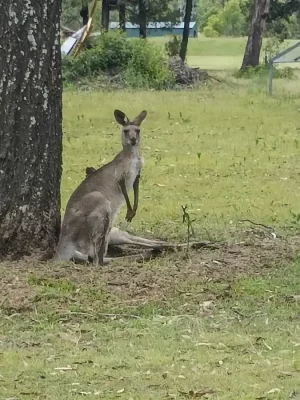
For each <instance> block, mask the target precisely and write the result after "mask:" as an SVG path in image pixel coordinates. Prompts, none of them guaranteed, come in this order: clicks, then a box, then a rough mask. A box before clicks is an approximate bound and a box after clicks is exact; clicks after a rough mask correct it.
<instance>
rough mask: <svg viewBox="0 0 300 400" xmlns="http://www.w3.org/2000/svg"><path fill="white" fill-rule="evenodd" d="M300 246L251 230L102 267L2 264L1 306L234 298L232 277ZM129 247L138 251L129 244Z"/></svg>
mask: <svg viewBox="0 0 300 400" xmlns="http://www.w3.org/2000/svg"><path fill="white" fill-rule="evenodd" d="M253 233H254V235H253ZM260 236H261V237H260ZM299 248H300V238H298V237H291V238H289V239H278V238H275V239H273V238H272V239H271V238H270V237H266V235H265V234H264V233H262V231H261V230H259V229H258V230H252V234H251V240H249V237H248V239H247V240H245V241H243V242H240V243H235V244H220V245H219V248H217V249H199V250H190V252H189V255H188V257H187V256H186V253H185V251H180V252H176V253H172V254H168V253H165V254H164V255H162V257H160V258H155V259H153V260H151V261H149V262H145V263H129V262H127V263H124V262H122V263H121V261H120V260H118V261H116V262H115V263H114V264H113V265H110V266H107V267H104V268H101V269H96V268H93V267H87V266H80V265H65V266H63V267H62V266H58V265H55V264H53V263H50V262H48V263H36V262H30V261H27V262H23V263H2V264H0V276H1V278H0V279H1V281H0V308H2V309H4V310H5V312H6V313H9V314H11V313H14V312H17V313H18V312H22V311H27V310H33V309H34V308H35V307H36V305H38V303H39V301H40V300H41V299H43V300H44V299H45V296H47V299H48V300H49V301H51V299H52V298H53V299H54V300H55V301H56V303H57V298H58V297H59V302H58V303H59V304H60V306H61V307H62V309H66V307H67V309H68V310H70V305H72V304H74V306H76V307H77V308H78V309H79V310H81V306H84V312H88V311H91V310H97V311H101V310H106V309H105V305H104V303H105V304H106V306H108V305H109V307H110V309H111V307H112V306H114V307H117V306H118V304H121V303H122V306H123V307H124V304H126V307H128V309H131V308H132V309H136V307H140V306H145V305H146V304H147V303H149V302H150V303H151V302H156V301H157V302H159V304H161V305H162V304H163V303H164V299H170V298H172V297H175V296H173V294H177V295H178V294H179V295H180V294H181V295H183V296H187V297H188V296H193V297H194V298H193V303H195V296H196V297H197V296H198V297H199V301H200V300H201V301H203V300H214V299H215V298H220V297H222V296H225V297H230V285H231V284H232V283H233V282H234V280H236V279H237V278H241V277H248V276H259V275H262V274H266V273H267V272H268V270H269V269H270V268H274V267H276V266H278V267H279V268H280V265H282V264H283V263H285V262H287V261H289V260H292V259H294V258H295V257H296V256H297V253H298V251H299ZM125 251H126V252H127V253H132V252H134V250H133V249H130V248H127V249H126V250H125ZM214 284H220V285H222V286H223V290H221V292H220V290H218V291H217V293H215V292H214V290H213V285H214ZM49 293H50V295H49ZM51 293H52V295H51ZM58 293H59V296H58ZM220 293H221V294H220ZM43 296H44V297H43ZM85 300H86V301H85ZM91 302H92V303H91ZM76 307H75V308H76ZM87 309H88V310H87Z"/></svg>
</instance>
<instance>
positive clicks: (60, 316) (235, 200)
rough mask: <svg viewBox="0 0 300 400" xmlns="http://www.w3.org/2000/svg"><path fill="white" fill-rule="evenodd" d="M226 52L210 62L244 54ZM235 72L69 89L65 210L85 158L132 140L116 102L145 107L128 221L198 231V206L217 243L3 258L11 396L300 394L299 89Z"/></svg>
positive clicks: (3, 346) (1, 376) (136, 226)
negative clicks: (141, 259)
mask: <svg viewBox="0 0 300 400" xmlns="http://www.w3.org/2000/svg"><path fill="white" fill-rule="evenodd" d="M222 40H223V39H222ZM224 41H225V39H224ZM191 42H192V41H191ZM230 43H231V44H230V46H229V45H228V48H231V47H232V46H233V45H232V43H235V46H236V48H237V47H238V44H237V43H240V42H239V41H238V40H232V41H231V40H230ZM193 46H194V45H193ZM193 46H192V45H191V48H190V53H192V51H193V52H195V54H194V55H195V57H197V54H196V53H197V50H196V49H195V48H194V47H193ZM195 46H196V45H195ZM224 48H225V46H222V45H220V46H216V51H215V52H213V50H212V49H211V46H208V47H207V49H209V51H210V52H211V54H210V55H208V56H207V57H209V56H211V57H213V56H214V55H213V54H214V53H215V56H220V57H222V56H224V57H231V56H233V57H239V54H238V52H237V50H235V51H236V54H235V55H232V54H227V55H226V54H225V53H226V52H224V55H222V54H221V50H222V49H224ZM206 52H208V50H206ZM218 52H220V53H218ZM228 52H229V50H228ZM232 53H233V52H232ZM190 56H191V57H192V56H193V55H192V54H191V55H190ZM199 56H200V55H199ZM215 69H218V68H215ZM220 76H222V73H221V74H220ZM226 76H227V75H226V72H224V79H223V80H222V83H220V84H217V83H211V84H209V85H207V86H203V87H201V88H199V89H197V90H193V91H176V92H161V93H157V92H152V91H149V92H113V93H108V92H105V93H101V92H92V93H88V92H73V91H68V92H65V93H64V99H63V100H64V121H63V127H64V171H63V181H62V208H63V210H64V208H65V205H66V202H67V200H68V198H69V196H70V194H71V193H72V191H73V190H74V189H75V188H76V186H77V185H78V184H79V183H80V181H81V180H82V179H83V177H84V175H85V167H86V166H94V167H97V166H100V165H102V164H104V163H106V162H108V161H109V160H110V159H111V158H112V157H113V155H114V154H115V153H116V152H117V151H118V150H119V149H120V133H119V128H118V127H117V125H116V124H115V123H114V121H113V110H114V109H115V108H119V109H121V110H123V111H125V112H126V114H128V116H129V117H133V116H134V115H135V114H137V113H139V112H140V111H141V110H142V109H146V110H148V118H147V119H146V121H145V122H144V125H143V127H142V144H141V147H142V152H143V156H144V158H145V166H144V170H143V173H142V180H141V194H140V207H139V210H138V214H137V216H136V218H135V219H134V221H133V222H132V224H130V226H126V224H125V223H124V210H122V212H121V215H120V218H119V226H121V227H123V228H127V229H129V230H131V231H134V232H138V233H140V234H142V235H144V236H149V237H160V238H165V239H169V240H174V241H181V240H186V238H187V227H186V225H185V224H183V223H182V209H181V206H184V205H188V212H189V213H190V216H191V218H192V219H193V227H194V230H195V235H196V237H197V238H198V239H204V240H211V241H213V242H214V246H213V247H212V248H205V249H198V250H194V249H190V251H189V252H188V253H186V252H184V251H183V252H177V253H166V254H164V255H163V257H158V258H155V259H154V260H151V261H149V262H145V263H142V264H136V263H130V262H121V261H120V260H119V261H116V262H115V263H114V264H112V265H110V266H107V267H104V268H102V269H98V270H97V269H94V268H90V267H86V266H79V265H77V266H75V265H72V264H69V265H64V266H61V265H54V264H53V263H51V262H47V263H37V262H35V261H26V262H24V263H2V264H0V276H1V279H0V400H4V399H5V400H8V399H10V400H12V399H17V400H24V399H30V400H31V399H43V400H44V399H45V400H57V399H64V400H69V399H82V398H91V399H94V398H103V399H124V400H125V399H126V400H150V399H153V400H154V399H180V400H181V399H196V398H211V399H216V400H227V399H228V400H229V399H236V400H239V399H246V400H253V399H266V400H268V399H270V400H271V399H276V400H285V399H288V398H290V399H293V400H297V399H300V383H299V372H300V340H299V337H300V323H299V322H300V320H299V315H300V314H299V310H300V309H299V304H300V289H299V288H300V261H299V257H298V254H299V249H300V240H299V237H298V232H299V220H300V194H299V185H298V181H299V176H300V166H299V152H300V143H299V131H300V122H299V121H300V120H299V112H300V98H299V95H298V94H299V89H300V87H299V83H298V81H297V80H293V81H285V80H282V79H281V80H276V84H275V92H274V96H273V97H269V96H267V95H266V86H265V82H263V81H260V80H253V81H251V82H247V83H246V82H235V81H233V80H232V79H227V78H226ZM247 220H251V221H252V222H255V223H257V224H261V225H254V224H252V223H251V222H249V221H247Z"/></svg>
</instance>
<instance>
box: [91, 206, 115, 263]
mask: <svg viewBox="0 0 300 400" xmlns="http://www.w3.org/2000/svg"><path fill="white" fill-rule="evenodd" d="M111 220H112V218H111V212H110V208H109V209H107V207H105V208H102V207H101V208H100V207H99V208H98V209H97V210H95V211H94V212H93V213H92V214H91V215H90V216H89V217H88V223H89V225H90V227H91V229H90V232H91V239H92V240H91V242H92V247H93V248H92V251H91V253H92V254H89V256H90V257H91V258H93V264H94V265H95V266H99V265H101V266H103V265H104V264H106V263H107V262H106V260H105V255H106V252H107V247H108V240H109V233H110V230H111Z"/></svg>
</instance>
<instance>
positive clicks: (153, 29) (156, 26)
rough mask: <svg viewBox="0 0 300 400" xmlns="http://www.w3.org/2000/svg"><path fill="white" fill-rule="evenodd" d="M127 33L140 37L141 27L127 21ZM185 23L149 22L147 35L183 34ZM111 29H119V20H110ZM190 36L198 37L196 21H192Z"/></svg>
mask: <svg viewBox="0 0 300 400" xmlns="http://www.w3.org/2000/svg"><path fill="white" fill-rule="evenodd" d="M125 27H126V33H127V36H128V37H139V35H140V30H139V29H140V27H139V25H137V24H131V23H130V22H126V25H125ZM183 27H184V23H183V22H180V23H179V24H175V25H171V23H166V22H149V24H148V25H147V36H148V37H158V36H167V35H178V36H181V35H182V32H183ZM109 29H112V30H114V29H119V22H110V24H109ZM190 37H198V29H197V24H196V22H195V21H194V22H190Z"/></svg>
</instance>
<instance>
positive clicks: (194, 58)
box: [152, 35, 299, 70]
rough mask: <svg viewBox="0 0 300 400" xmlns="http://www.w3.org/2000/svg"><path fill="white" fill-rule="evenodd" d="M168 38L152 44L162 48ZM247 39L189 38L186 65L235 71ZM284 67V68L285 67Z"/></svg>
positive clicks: (285, 46) (239, 64)
mask: <svg viewBox="0 0 300 400" xmlns="http://www.w3.org/2000/svg"><path fill="white" fill-rule="evenodd" d="M168 40H169V38H168V37H164V38H155V39H152V41H153V43H156V44H159V45H161V46H164V44H165V43H166V42H167V41H168ZM297 42H298V40H285V41H284V43H282V44H281V47H280V50H283V49H286V48H288V47H289V46H292V45H293V44H295V43H297ZM246 43H247V38H206V37H205V36H202V35H200V36H199V37H198V38H196V39H194V38H191V39H190V40H189V47H188V57H187V60H188V63H189V64H190V65H191V66H194V67H200V68H202V69H208V70H224V69H226V70H237V69H239V68H240V67H241V65H242V61H243V55H244V51H245V46H246ZM265 44H266V40H264V42H263V45H262V52H261V61H263V58H264V46H265ZM287 65H288V66H289V67H292V68H297V66H298V65H299V64H297V63H296V64H295V63H294V64H287ZM287 65H286V66H287Z"/></svg>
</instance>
